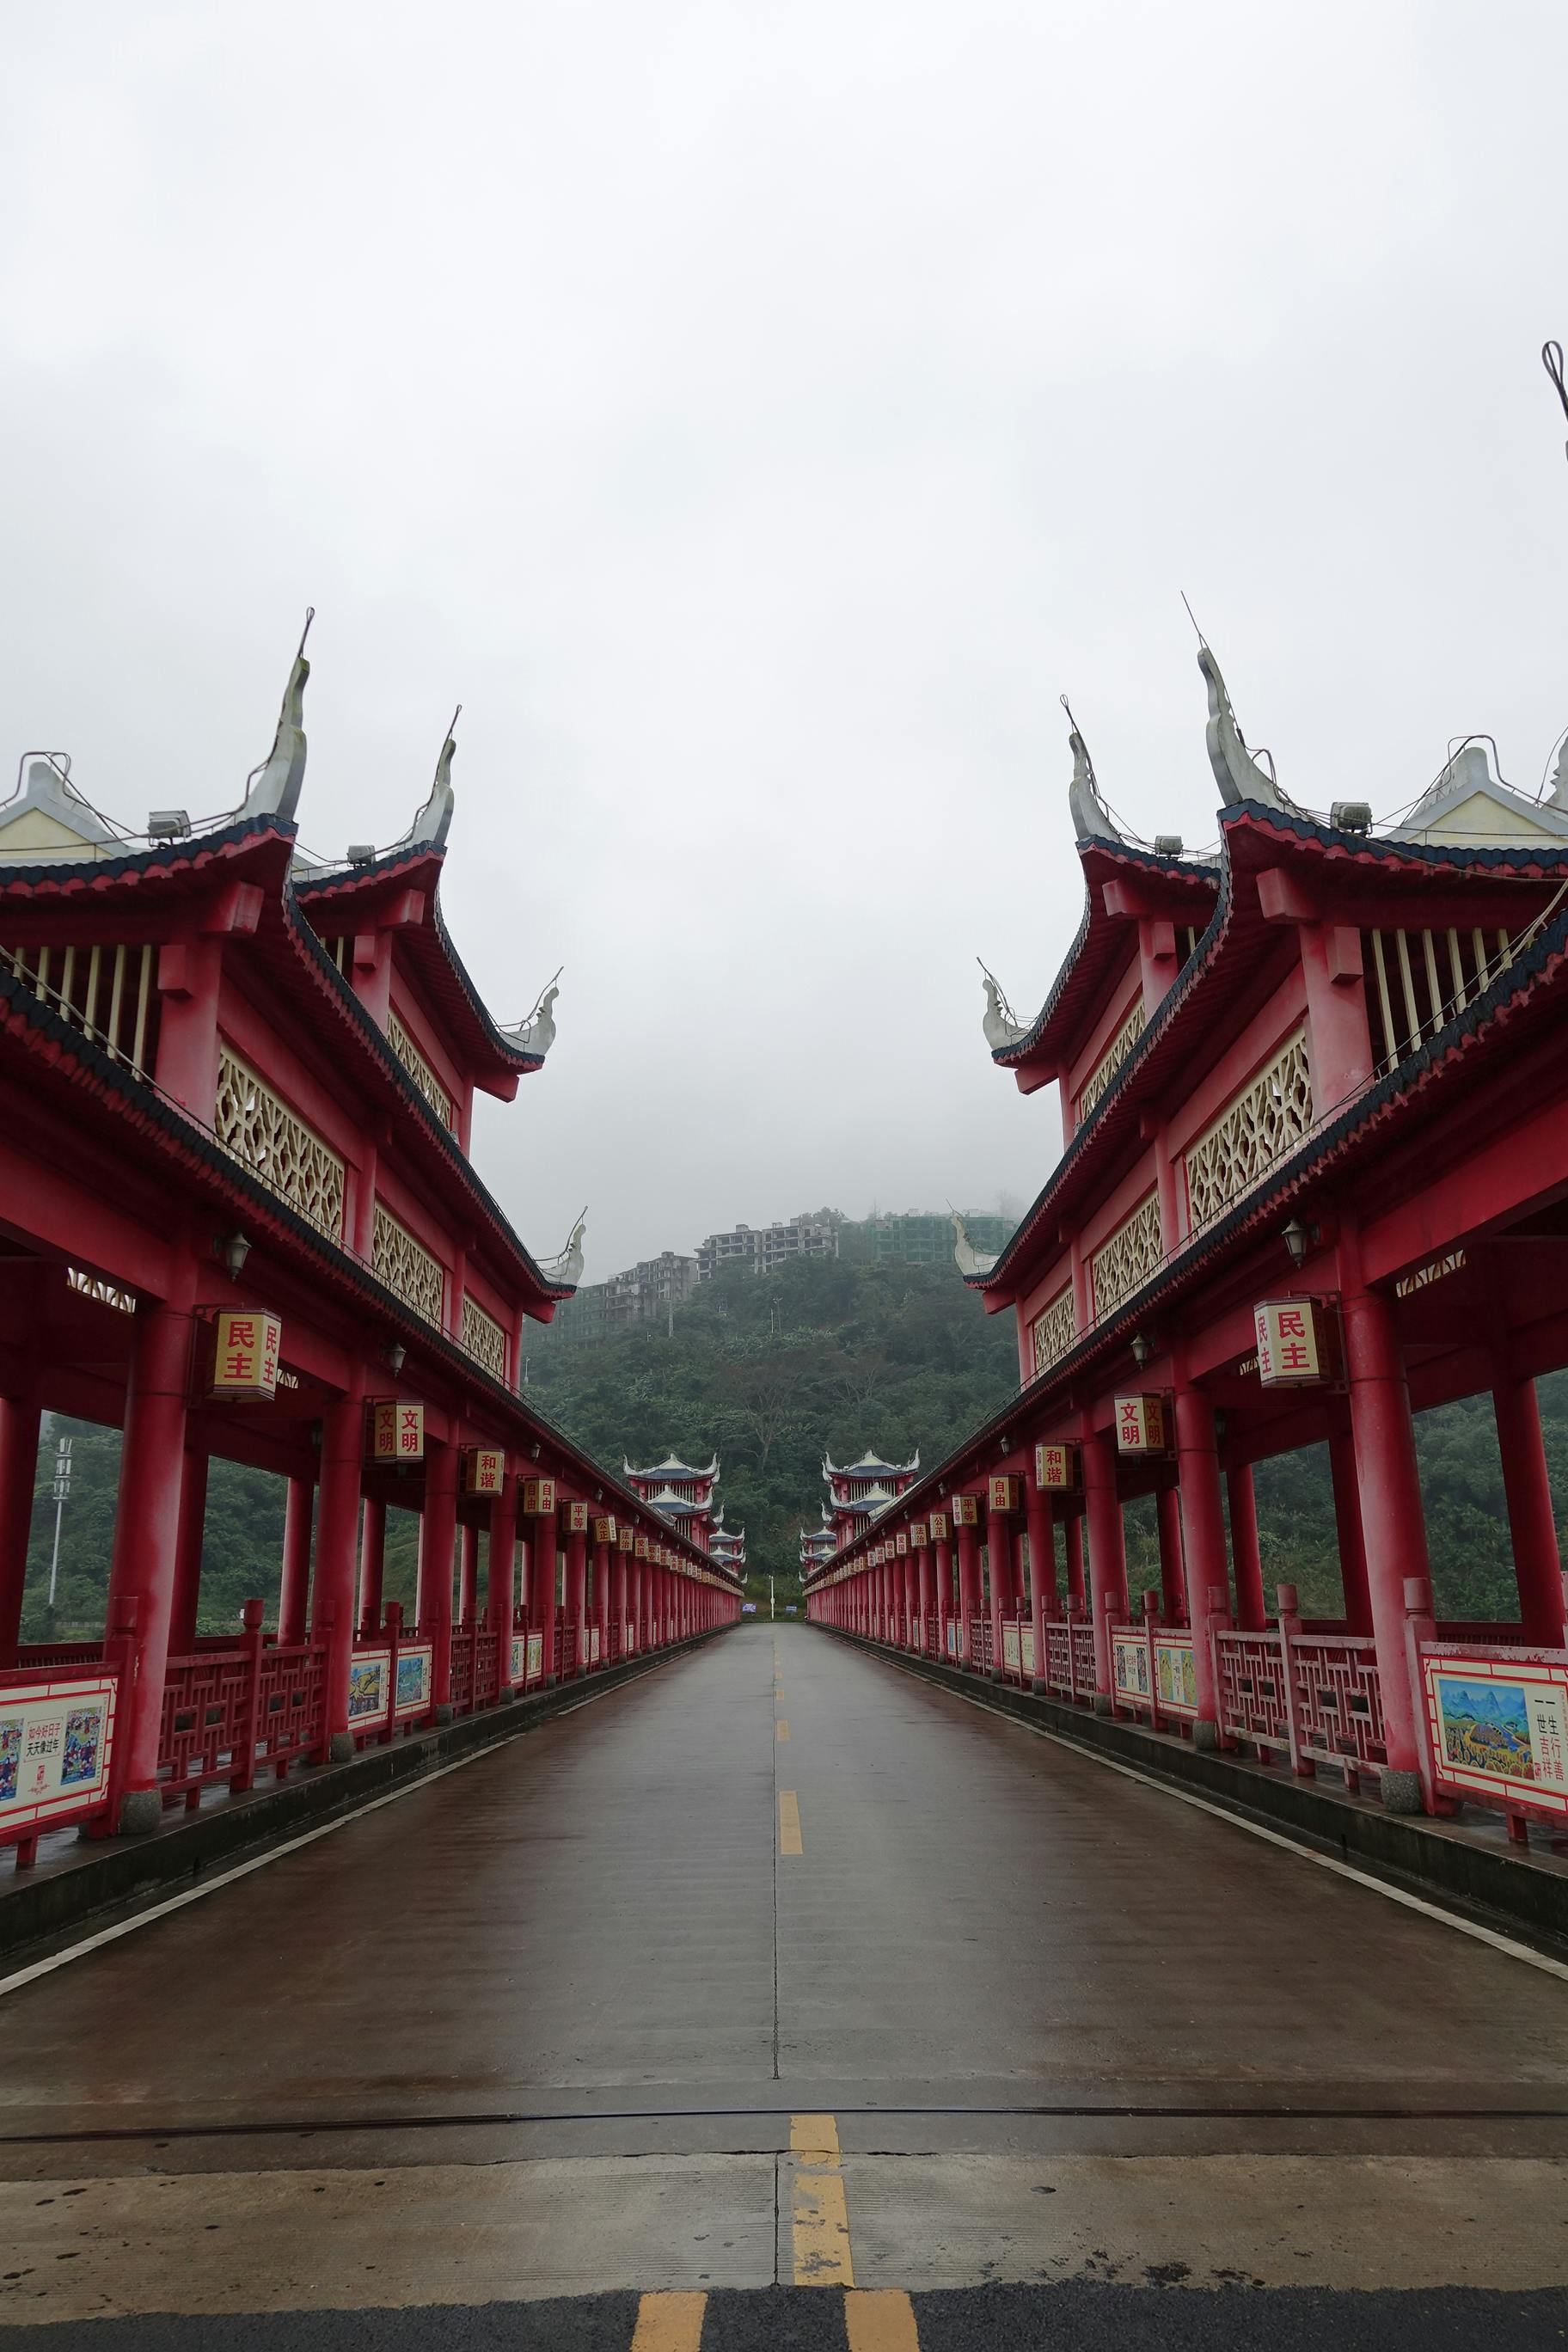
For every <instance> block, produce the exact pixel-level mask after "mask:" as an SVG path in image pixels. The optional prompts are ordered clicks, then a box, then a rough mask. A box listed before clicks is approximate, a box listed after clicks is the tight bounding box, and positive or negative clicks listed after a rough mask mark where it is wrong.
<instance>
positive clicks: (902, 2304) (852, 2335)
mask: <svg viewBox="0 0 1568 2352" xmlns="http://www.w3.org/2000/svg"><path fill="white" fill-rule="evenodd" d="M844 2326H845V2329H846V2332H847V2335H848V2337H849V2352H921V2338H920V2330H919V2329H918V2328H917V2327H916V2326H915V2309H914V2305H913V2304H912V2303H911V2302H910V2299H909V2296H908V2295H907V2294H904V2293H903V2292H902V2291H901V2290H900V2289H896V2288H874V2289H868V2288H857V2289H856V2291H855V2292H854V2293H853V2294H847V2295H846V2296H845V2298H844Z"/></svg>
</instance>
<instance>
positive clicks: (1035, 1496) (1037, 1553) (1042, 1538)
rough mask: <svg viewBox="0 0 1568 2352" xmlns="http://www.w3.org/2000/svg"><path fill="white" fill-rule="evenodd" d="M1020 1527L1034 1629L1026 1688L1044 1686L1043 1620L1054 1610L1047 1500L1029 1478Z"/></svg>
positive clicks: (1052, 1550)
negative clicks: (1026, 1554)
mask: <svg viewBox="0 0 1568 2352" xmlns="http://www.w3.org/2000/svg"><path fill="white" fill-rule="evenodd" d="M1024 1524H1025V1528H1026V1531H1027V1534H1028V1538H1029V1618H1030V1622H1031V1623H1032V1624H1033V1626H1034V1629H1035V1671H1034V1674H1033V1675H1032V1677H1031V1678H1030V1685H1029V1686H1030V1688H1031V1689H1032V1690H1033V1691H1035V1692H1036V1693H1037V1694H1038V1693H1039V1692H1041V1691H1043V1690H1044V1689H1045V1688H1046V1687H1047V1685H1046V1620H1047V1617H1048V1616H1049V1614H1050V1613H1051V1611H1052V1610H1054V1608H1055V1607H1056V1599H1057V1546H1056V1538H1055V1535H1054V1534H1053V1532H1052V1528H1051V1498H1050V1496H1049V1495H1048V1494H1047V1493H1045V1492H1044V1491H1043V1490H1042V1489H1041V1488H1040V1487H1038V1486H1036V1484H1035V1482H1034V1479H1033V1478H1032V1477H1026V1479H1025V1482H1024Z"/></svg>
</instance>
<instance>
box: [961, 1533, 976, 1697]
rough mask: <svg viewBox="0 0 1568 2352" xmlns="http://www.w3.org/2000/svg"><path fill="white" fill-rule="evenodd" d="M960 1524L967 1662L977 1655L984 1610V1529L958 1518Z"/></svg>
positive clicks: (963, 1647) (963, 1645)
mask: <svg viewBox="0 0 1568 2352" xmlns="http://www.w3.org/2000/svg"><path fill="white" fill-rule="evenodd" d="M956 1524H957V1528H958V1618H959V1624H958V1654H959V1656H960V1657H961V1658H962V1659H963V1663H964V1664H965V1665H966V1666H973V1665H975V1664H978V1661H977V1659H976V1658H975V1655H974V1621H975V1619H976V1618H977V1617H978V1616H979V1614H980V1557H979V1554H980V1530H979V1528H978V1527H969V1526H965V1525H964V1523H963V1521H962V1520H959V1521H957V1522H956Z"/></svg>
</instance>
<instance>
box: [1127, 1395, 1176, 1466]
mask: <svg viewBox="0 0 1568 2352" xmlns="http://www.w3.org/2000/svg"><path fill="white" fill-rule="evenodd" d="M1116 1450H1117V1452H1118V1453H1119V1454H1163V1452H1164V1451H1165V1400H1164V1398H1163V1397H1161V1396H1124V1397H1118V1398H1117V1400H1116Z"/></svg>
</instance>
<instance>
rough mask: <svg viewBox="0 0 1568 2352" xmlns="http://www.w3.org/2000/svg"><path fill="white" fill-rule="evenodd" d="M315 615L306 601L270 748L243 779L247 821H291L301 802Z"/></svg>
mask: <svg viewBox="0 0 1568 2352" xmlns="http://www.w3.org/2000/svg"><path fill="white" fill-rule="evenodd" d="M315 617H316V608H315V606H314V604H307V605H306V607H305V625H304V627H303V628H302V629H301V630H300V644H299V647H298V649H297V651H296V652H295V655H294V664H293V667H292V668H291V669H290V670H289V682H288V684H287V685H286V686H285V687H284V688H283V700H282V703H281V704H280V706H279V711H278V726H277V730H276V731H275V732H274V734H273V738H272V749H271V751H268V754H267V757H266V759H265V760H264V761H262V763H261V765H260V767H259V768H252V770H251V772H250V773H249V775H248V776H247V778H246V780H245V798H244V799H243V801H241V803H240V804H239V814H240V815H241V816H242V817H244V818H246V819H247V821H248V820H252V819H255V818H258V817H267V816H270V817H276V818H277V819H278V820H279V823H280V824H293V823H294V816H295V811H296V810H297V809H298V807H299V805H300V786H301V785H302V784H303V783H304V781H305V682H306V680H307V678H308V677H310V663H309V661H308V660H307V659H306V657H305V640H306V638H307V637H308V636H309V635H310V624H311V622H312V621H313V620H314V619H315Z"/></svg>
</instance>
